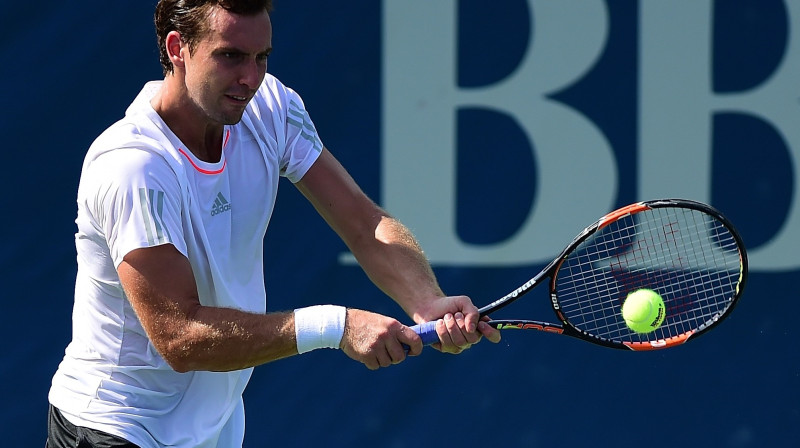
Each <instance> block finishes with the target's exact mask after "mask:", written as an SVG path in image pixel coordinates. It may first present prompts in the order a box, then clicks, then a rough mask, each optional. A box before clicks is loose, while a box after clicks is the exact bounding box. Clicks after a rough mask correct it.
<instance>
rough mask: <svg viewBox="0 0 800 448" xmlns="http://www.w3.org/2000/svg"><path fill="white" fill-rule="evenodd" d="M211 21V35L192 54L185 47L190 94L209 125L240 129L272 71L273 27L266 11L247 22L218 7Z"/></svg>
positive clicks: (183, 51) (187, 87)
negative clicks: (256, 94)
mask: <svg viewBox="0 0 800 448" xmlns="http://www.w3.org/2000/svg"><path fill="white" fill-rule="evenodd" d="M209 22H210V31H209V32H208V34H207V35H206V36H205V37H203V39H202V40H200V41H199V42H198V43H197V44H196V46H195V48H194V51H192V52H191V54H190V52H189V49H188V46H187V45H185V44H183V45H182V47H181V53H182V55H183V57H184V61H183V62H184V67H183V68H184V73H185V85H186V93H187V96H188V100H189V102H190V103H191V104H192V106H194V107H195V108H197V110H198V112H199V114H200V115H201V116H203V118H205V119H206V120H207V121H209V122H211V123H219V124H236V123H238V122H239V120H241V118H242V114H243V113H244V109H245V107H246V106H247V104H248V103H249V102H250V100H251V99H252V98H253V95H255V92H256V90H257V89H258V87H259V86H260V85H261V81H263V80H264V75H265V74H266V72H267V56H268V55H269V53H270V51H271V50H272V24H271V22H270V18H269V14H268V13H267V12H266V11H264V12H263V13H260V14H258V15H255V16H249V17H248V16H239V15H235V14H232V13H229V12H228V11H226V10H224V9H222V8H219V7H217V8H214V10H212V12H211V13H210V18H209Z"/></svg>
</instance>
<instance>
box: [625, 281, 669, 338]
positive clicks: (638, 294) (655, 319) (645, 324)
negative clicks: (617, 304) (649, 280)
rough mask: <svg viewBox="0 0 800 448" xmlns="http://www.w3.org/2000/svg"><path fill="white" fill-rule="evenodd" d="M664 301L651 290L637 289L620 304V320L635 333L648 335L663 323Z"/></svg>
mask: <svg viewBox="0 0 800 448" xmlns="http://www.w3.org/2000/svg"><path fill="white" fill-rule="evenodd" d="M665 311H666V310H665V307H664V299H662V298H661V296H660V295H658V293H657V292H655V291H653V290H652V289H639V290H636V291H634V292H632V293H630V294H628V297H627V298H626V299H625V303H623V304H622V318H623V319H625V323H626V324H627V325H628V327H629V328H630V329H631V330H633V331H635V332H637V333H650V332H651V331H653V330H655V329H656V328H658V327H659V326H660V325H661V323H662V322H664V316H665V314H666V313H665Z"/></svg>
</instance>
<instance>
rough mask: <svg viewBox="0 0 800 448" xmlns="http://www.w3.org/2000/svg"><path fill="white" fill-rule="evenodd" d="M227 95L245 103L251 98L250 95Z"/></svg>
mask: <svg viewBox="0 0 800 448" xmlns="http://www.w3.org/2000/svg"><path fill="white" fill-rule="evenodd" d="M226 96H227V97H228V98H230V99H232V100H234V101H238V102H242V103H245V102H247V101H249V100H250V97H248V96H239V95H226Z"/></svg>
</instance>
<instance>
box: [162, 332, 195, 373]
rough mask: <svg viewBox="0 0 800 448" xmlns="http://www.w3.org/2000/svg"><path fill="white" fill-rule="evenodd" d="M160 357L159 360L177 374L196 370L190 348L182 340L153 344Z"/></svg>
mask: <svg viewBox="0 0 800 448" xmlns="http://www.w3.org/2000/svg"><path fill="white" fill-rule="evenodd" d="M153 345H154V346H155V348H156V350H157V351H158V354H159V355H161V358H162V359H163V360H164V361H165V362H166V363H167V365H169V366H170V368H172V370H174V371H176V372H178V373H186V372H191V371H193V370H198V369H197V362H196V360H195V356H193V354H192V350H191V346H190V345H189V344H187V343H186V341H184V340H176V341H170V342H166V341H162V342H161V343H159V344H156V343H155V342H154V344H153Z"/></svg>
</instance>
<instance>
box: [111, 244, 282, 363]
mask: <svg viewBox="0 0 800 448" xmlns="http://www.w3.org/2000/svg"><path fill="white" fill-rule="evenodd" d="M118 272H119V277H120V281H121V282H122V286H123V288H124V289H125V293H126V294H127V296H128V299H129V300H130V302H131V305H132V306H133V308H134V310H135V311H136V314H137V315H138V317H139V319H140V321H141V322H142V326H143V327H144V329H145V331H146V332H147V335H148V337H149V338H150V340H151V341H152V343H153V345H154V346H155V348H156V349H157V350H158V351H159V353H160V354H161V356H162V357H163V358H164V359H165V360H166V361H167V362H168V363H169V364H170V366H172V368H173V369H175V370H176V371H179V372H186V371H189V370H212V371H227V370H236V369H242V368H246V367H251V366H255V365H258V364H263V363H265V362H269V361H272V360H276V359H280V358H284V357H286V356H291V355H294V354H296V353H297V349H296V344H295V334H294V319H293V315H292V313H269V314H252V313H246V312H243V311H239V310H235V309H230V308H214V307H206V306H202V305H201V304H200V301H199V299H198V294H197V288H196V286H195V280H194V274H193V273H192V268H191V265H190V264H189V260H187V259H186V257H184V256H183V254H181V253H180V252H178V250H177V249H176V248H175V247H174V246H172V245H171V244H166V245H162V246H156V247H149V248H145V249H137V250H134V251H132V252H130V253H129V254H127V255H126V256H125V258H124V260H123V262H122V263H121V264H120V266H119V268H118Z"/></svg>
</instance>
